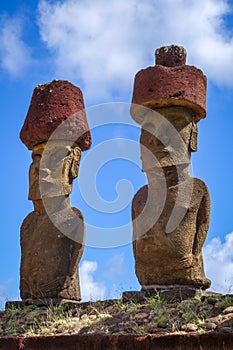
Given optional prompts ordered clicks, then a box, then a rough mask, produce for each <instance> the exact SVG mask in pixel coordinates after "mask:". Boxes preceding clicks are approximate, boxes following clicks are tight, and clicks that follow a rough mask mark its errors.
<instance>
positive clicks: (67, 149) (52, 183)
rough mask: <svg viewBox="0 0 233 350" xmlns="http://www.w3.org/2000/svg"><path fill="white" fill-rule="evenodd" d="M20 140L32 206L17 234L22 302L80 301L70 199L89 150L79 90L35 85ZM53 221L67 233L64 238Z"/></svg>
mask: <svg viewBox="0 0 233 350" xmlns="http://www.w3.org/2000/svg"><path fill="white" fill-rule="evenodd" d="M61 126H63V127H61ZM51 135H53V136H51ZM51 137H52V141H50V140H51ZM20 138H21V140H22V142H23V143H24V144H25V145H26V146H27V147H28V149H29V150H32V164H31V166H30V170H29V195H28V199H29V200H31V201H33V205H34V211H33V212H31V213H30V214H29V215H28V216H27V217H26V218H25V220H24V222H23V224H22V226H21V230H20V245H21V265H20V296H21V298H22V299H41V298H43V299H47V298H49V299H50V298H52V299H63V298H64V299H69V300H77V301H78V300H80V299H81V295H80V286H79V274H78V263H79V261H80V259H81V256H82V253H83V249H84V240H85V226H84V220H83V216H82V213H81V212H80V211H79V210H78V209H77V208H73V207H71V206H70V203H69V195H70V193H71V191H72V183H73V180H74V179H75V178H76V177H77V176H78V168H79V162H80V158H81V152H82V151H84V150H87V149H88V148H90V146H91V135H90V131H89V127H88V123H87V119H86V115H85V110H84V101H83V96H82V92H81V90H80V89H79V88H78V87H76V86H74V85H73V84H71V83H69V82H68V81H63V80H57V81H52V82H50V83H47V84H43V85H38V86H37V87H36V88H35V89H34V92H33V95H32V99H31V103H30V106H29V110H28V113H27V116H26V119H25V122H24V125H23V127H22V130H21V132H20ZM43 157H45V158H46V161H45V162H43ZM42 191H43V193H42ZM70 213H72V214H73V215H70ZM54 217H55V218H59V222H60V225H61V226H60V227H63V228H64V227H66V226H67V227H71V229H70V231H69V234H68V235H66V234H65V231H62V230H60V228H59V225H58V226H57V225H56V220H55V219H54ZM70 237H72V239H71V238H70Z"/></svg>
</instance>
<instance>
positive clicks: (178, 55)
mask: <svg viewBox="0 0 233 350" xmlns="http://www.w3.org/2000/svg"><path fill="white" fill-rule="evenodd" d="M186 55H187V53H186V50H185V48H184V47H182V46H177V45H171V46H163V47H160V48H158V49H157V50H156V51H155V62H156V64H157V65H161V66H166V67H175V66H182V65H184V64H185V63H186Z"/></svg>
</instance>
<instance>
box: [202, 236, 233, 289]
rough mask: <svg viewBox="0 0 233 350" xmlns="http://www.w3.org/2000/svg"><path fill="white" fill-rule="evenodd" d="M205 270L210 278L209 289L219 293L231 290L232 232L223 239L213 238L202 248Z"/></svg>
mask: <svg viewBox="0 0 233 350" xmlns="http://www.w3.org/2000/svg"><path fill="white" fill-rule="evenodd" d="M203 255H204V262H205V264H204V265H205V270H206V275H207V277H208V278H210V279H211V280H212V285H211V290H214V291H216V292H221V293H232V292H233V232H232V233H229V234H228V235H226V236H225V241H224V242H221V240H220V238H213V239H212V240H211V241H210V242H209V243H208V244H207V245H206V247H205V248H204V250H203Z"/></svg>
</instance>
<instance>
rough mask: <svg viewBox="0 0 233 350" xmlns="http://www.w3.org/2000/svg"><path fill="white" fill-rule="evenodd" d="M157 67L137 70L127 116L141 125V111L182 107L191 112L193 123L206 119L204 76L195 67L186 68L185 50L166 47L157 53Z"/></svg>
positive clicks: (142, 113) (172, 46) (173, 46)
mask: <svg viewBox="0 0 233 350" xmlns="http://www.w3.org/2000/svg"><path fill="white" fill-rule="evenodd" d="M155 57H156V65H155V66H154V67H148V68H146V69H142V70H140V71H139V72H138V73H137V74H136V76H135V80H134V90H133V98H132V103H133V104H134V105H132V107H131V110H130V113H131V115H132V117H133V119H134V120H135V121H136V122H138V123H139V124H141V123H142V122H143V115H144V113H145V111H144V112H143V110H142V108H137V106H136V104H137V105H141V106H145V107H147V108H151V109H154V110H155V109H157V108H161V107H168V106H182V107H187V108H189V109H191V110H192V111H193V113H194V116H195V121H196V122H198V121H199V120H200V119H202V118H205V116H206V76H205V75H204V74H203V73H202V71H201V70H200V69H198V68H196V67H194V66H188V65H186V64H185V62H186V51H185V49H184V48H183V47H181V46H175V45H171V46H165V47H161V48H159V49H157V50H156V52H155Z"/></svg>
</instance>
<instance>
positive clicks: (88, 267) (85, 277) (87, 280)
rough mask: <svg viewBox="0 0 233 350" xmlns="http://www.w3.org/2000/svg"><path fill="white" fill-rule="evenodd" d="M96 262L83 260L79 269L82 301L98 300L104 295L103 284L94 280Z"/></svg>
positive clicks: (104, 288)
mask: <svg viewBox="0 0 233 350" xmlns="http://www.w3.org/2000/svg"><path fill="white" fill-rule="evenodd" d="M97 267H98V265H97V262H96V261H88V260H84V261H83V262H82V264H81V266H80V268H79V275H80V286H81V295H82V300H83V301H86V300H100V299H103V298H104V295H105V290H106V287H105V284H104V283H103V282H99V281H98V282H97V281H95V280H94V273H95V272H96V270H97Z"/></svg>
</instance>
